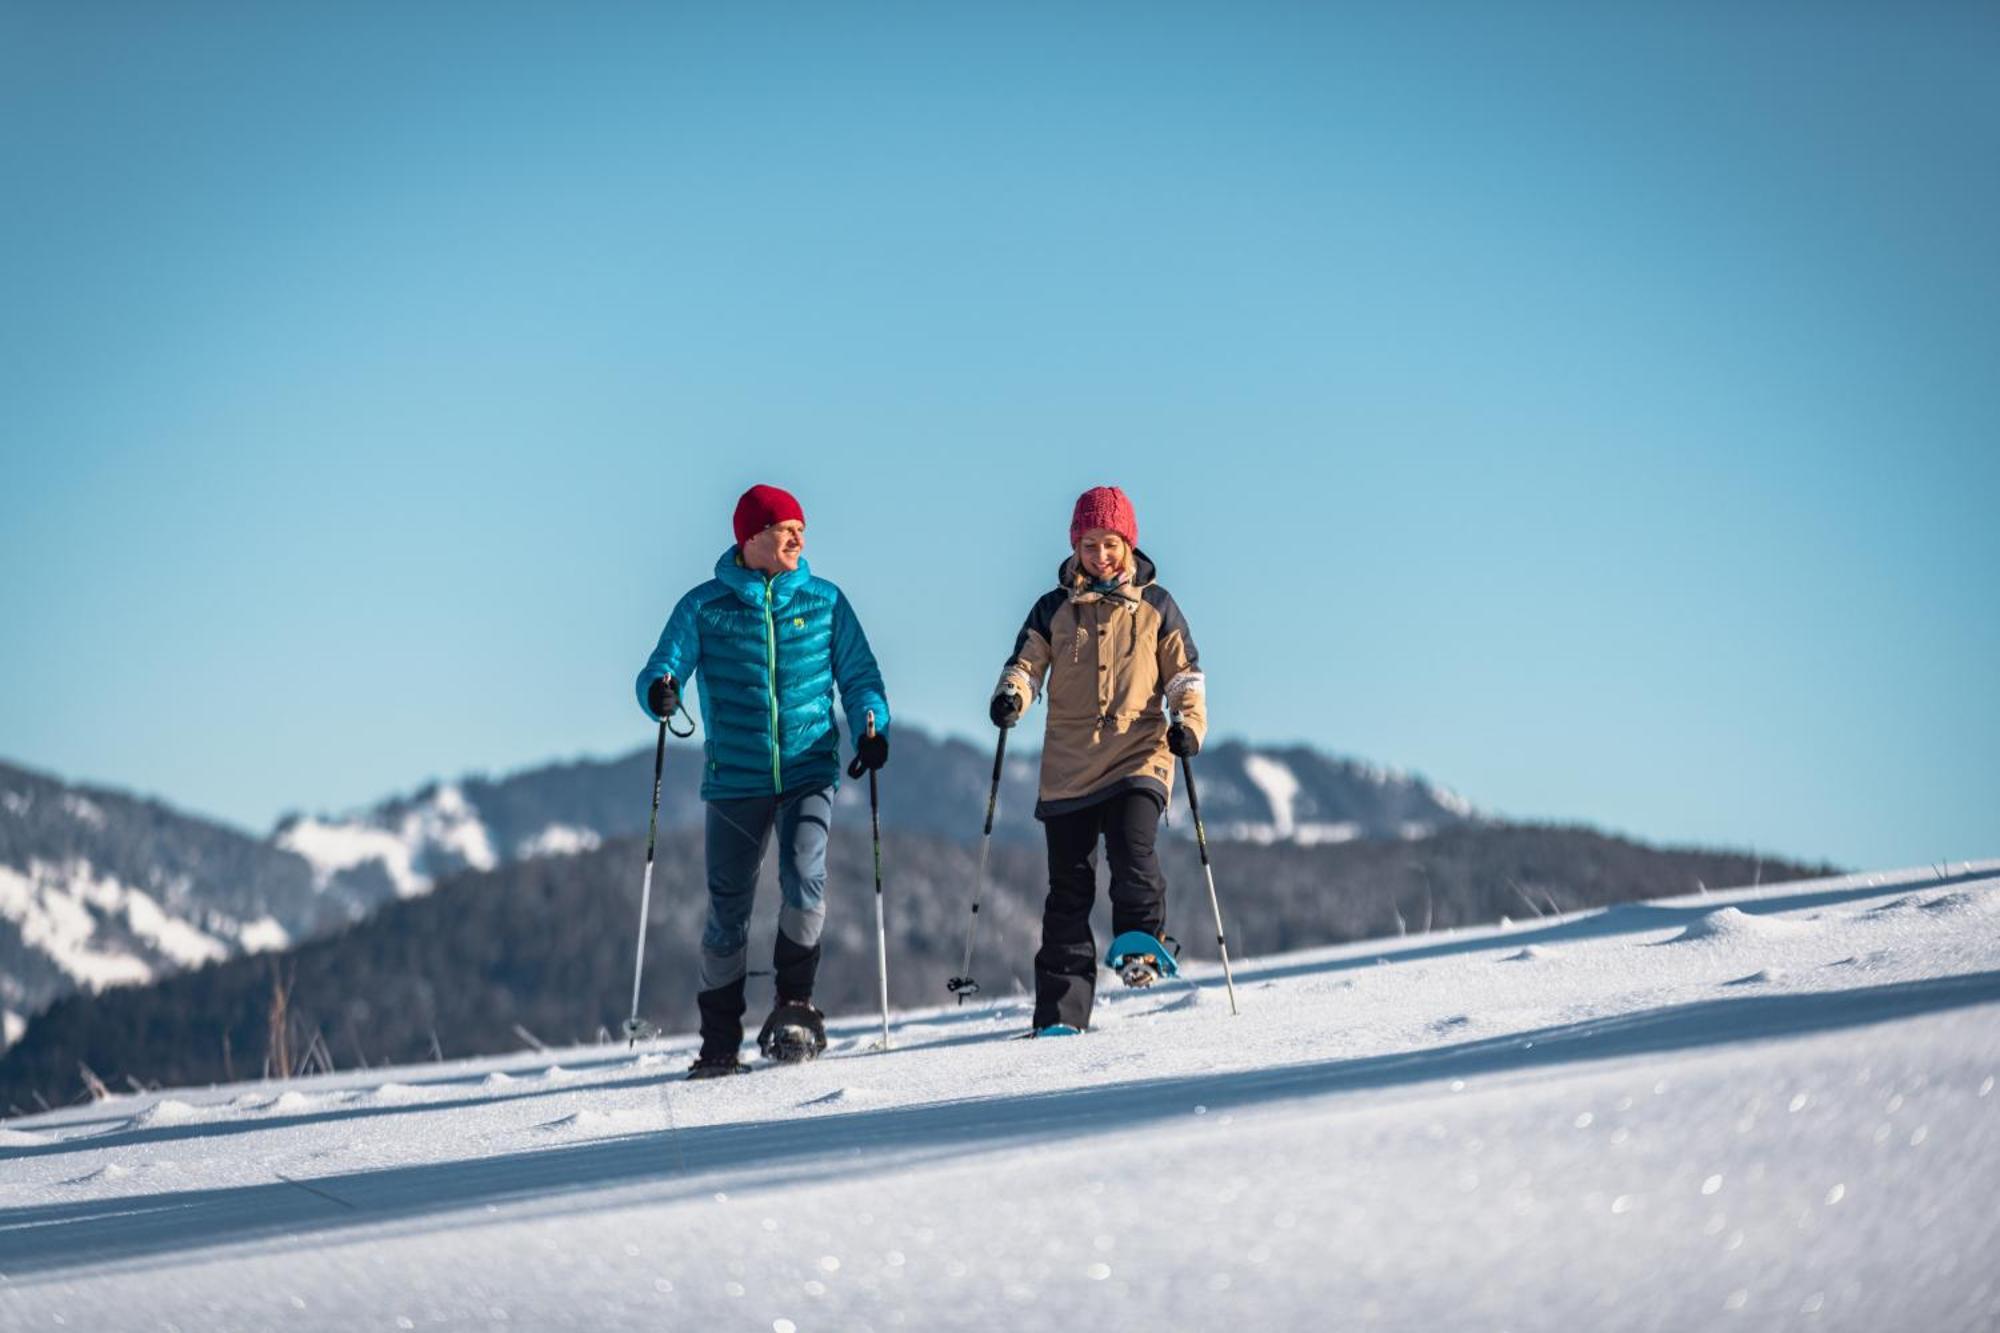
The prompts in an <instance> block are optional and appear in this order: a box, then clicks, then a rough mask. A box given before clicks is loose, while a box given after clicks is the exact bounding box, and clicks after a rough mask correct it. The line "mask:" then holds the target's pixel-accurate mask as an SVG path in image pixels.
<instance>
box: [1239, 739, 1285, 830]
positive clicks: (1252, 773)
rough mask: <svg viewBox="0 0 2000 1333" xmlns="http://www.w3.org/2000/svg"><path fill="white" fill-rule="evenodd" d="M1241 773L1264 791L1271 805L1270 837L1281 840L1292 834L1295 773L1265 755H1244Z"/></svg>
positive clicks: (1258, 788) (1259, 789) (1265, 797)
mask: <svg viewBox="0 0 2000 1333" xmlns="http://www.w3.org/2000/svg"><path fill="white" fill-rule="evenodd" d="M1243 774H1244V776H1245V777H1247V778H1249V779H1250V781H1251V782H1252V783H1254V784H1255V785H1256V787H1257V790H1258V791H1261V792H1263V793H1264V799H1265V800H1266V801H1268V802H1270V804H1271V836H1272V837H1273V838H1276V839H1279V840H1283V839H1286V838H1289V837H1291V836H1292V828H1293V825H1294V824H1295V822H1296V821H1295V820H1294V819H1293V818H1292V812H1293V807H1294V805H1295V804H1296V803H1297V801H1298V798H1299V779H1298V775H1297V774H1296V773H1294V772H1292V770H1291V769H1290V768H1289V767H1287V766H1286V765H1284V764H1283V763H1280V762H1279V761H1278V760H1276V759H1273V758H1271V757H1270V756H1268V755H1261V754H1248V755H1245V756H1244V757H1243Z"/></svg>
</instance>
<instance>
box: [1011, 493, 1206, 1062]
mask: <svg viewBox="0 0 2000 1333" xmlns="http://www.w3.org/2000/svg"><path fill="white" fill-rule="evenodd" d="M1138 543H1139V523H1138V518H1137V516H1136V515H1135V514H1134V513H1133V510H1132V502H1131V500H1129V499H1128V498H1126V495H1125V493H1124V492H1123V491H1121V490H1119V489H1118V488H1117V487H1115V486H1098V487H1094V488H1093V489H1091V490H1088V491H1085V492H1084V493H1083V495H1082V496H1080V497H1079V498H1078V499H1077V502H1076V508H1075V511H1074V513H1073V514H1072V516H1071V518H1070V545H1071V547H1072V548H1073V550H1072V552H1071V554H1070V556H1069V557H1068V558H1067V559H1065V560H1064V561H1063V564H1062V569H1061V572H1060V573H1059V574H1058V575H1057V587H1056V588H1055V589H1054V590H1052V591H1050V592H1048V593H1045V594H1043V596H1042V597H1041V598H1040V599H1038V600H1037V601H1036V602H1035V605H1034V609H1033V610H1031V611H1030V612H1029V613H1028V619H1027V623H1026V624H1024V625H1022V627H1021V633H1020V637H1019V638H1017V639H1016V640H1015V643H1014V653H1013V656H1011V657H1010V658H1008V660H1007V665H1006V667H1005V669H1004V670H1002V672H1001V674H1000V684H999V686H998V688H997V689H996V690H995V691H994V694H993V699H992V703H991V705H990V714H991V716H992V719H993V723H994V725H995V726H999V727H1011V726H1013V725H1014V724H1015V723H1016V722H1018V721H1020V719H1021V716H1022V714H1023V713H1025V712H1026V711H1027V708H1028V705H1029V704H1030V703H1031V702H1033V701H1034V700H1036V699H1038V698H1039V699H1041V700H1042V701H1043V703H1044V704H1045V705H1046V707H1047V711H1048V723H1047V730H1046V733H1045V738H1044V740H1043V743H1042V775H1041V789H1040V793H1039V799H1038V800H1037V801H1036V803H1035V818H1037V819H1039V820H1041V821H1042V827H1043V832H1044V833H1045V835H1046V836H1047V839H1048V852H1049V896H1048V899H1047V902H1046V903H1045V905H1044V906H1043V909H1042V947H1041V949H1040V951H1039V952H1037V953H1036V954H1035V1019H1034V1026H1035V1031H1036V1032H1037V1033H1041V1034H1043V1035H1056V1034H1058V1033H1067V1032H1080V1031H1082V1030H1083V1029H1085V1028H1087V1027H1088V1026H1090V1006H1091V1000H1092V997H1093V995H1094V993H1095V988H1096V979H1097V942H1096V940H1095V939H1094V938H1093V937H1092V935H1091V931H1090V909H1091V904H1092V901H1093V900H1094V899H1095V897H1096V894H1097V844H1098V842H1099V840H1100V839H1102V841H1103V843H1104V848H1105V852H1106V854H1107V856H1108V857H1109V858H1110V862H1111V928H1112V931H1113V933H1114V934H1116V935H1119V936H1124V935H1126V934H1127V932H1141V933H1143V934H1145V935H1148V936H1151V937H1153V938H1154V939H1155V940H1157V939H1158V938H1159V936H1160V934H1161V932H1162V930H1163V929H1164V928H1165V926H1166V918H1167V885H1166V880H1165V879H1164V878H1163V877H1162V875H1161V873H1160V863H1159V859H1158V857H1157V856H1156V855H1155V852H1154V842H1155V839H1156V838H1157V836H1158V833H1159V826H1160V816H1161V814H1162V813H1163V812H1164V811H1165V810H1166V806H1167V800H1168V798H1169V796H1171V794H1172V792H1173V781H1174V756H1176V755H1192V754H1194V753H1196V752H1197V751H1199V750H1200V749H1201V741H1202V737H1203V735H1204V734H1205V733H1206V731H1207V717H1206V713H1205V711H1204V709H1203V706H1202V693H1203V691H1202V675H1201V666H1200V659H1199V658H1198V657H1197V655H1196V653H1195V646H1194V637H1193V636H1192V635H1191V634H1190V633H1189V631H1188V624H1187V618H1186V617H1185V616H1183V615H1182V614H1181V610H1180V607H1178V606H1177V605H1175V604H1174V599H1173V597H1172V595H1171V594H1169V593H1168V592H1167V590H1166V589H1165V588H1163V587H1161V586H1160V585H1159V584H1158V583H1157V582H1155V577H1154V569H1153V562H1152V561H1151V560H1149V559H1147V558H1146V555H1145V553H1144V552H1142V551H1140V550H1139V545H1138ZM1170 712H1171V713H1172V714H1174V715H1175V716H1174V718H1173V719H1172V720H1171V721H1170V719H1169V717H1168V714H1169V713H1170ZM1148 957H1149V955H1146V954H1140V955H1137V956H1136V957H1135V958H1134V960H1133V961H1134V963H1135V964H1136V965H1133V966H1128V967H1126V968H1125V970H1124V976H1125V978H1126V981H1127V984H1128V985H1145V984H1148V983H1149V982H1150V981H1151V980H1152V979H1153V977H1154V976H1157V974H1158V972H1159V970H1160V968H1161V967H1162V966H1165V965H1166V962H1165V960H1163V959H1159V958H1153V959H1152V962H1151V965H1150V967H1149V966H1148V963H1147V959H1148Z"/></svg>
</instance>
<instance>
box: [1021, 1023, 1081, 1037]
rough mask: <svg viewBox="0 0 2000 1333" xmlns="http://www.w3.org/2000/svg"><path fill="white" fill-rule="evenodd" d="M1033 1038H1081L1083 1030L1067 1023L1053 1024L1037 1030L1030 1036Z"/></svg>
mask: <svg viewBox="0 0 2000 1333" xmlns="http://www.w3.org/2000/svg"><path fill="white" fill-rule="evenodd" d="M1028 1035H1029V1036H1031V1037H1080V1036H1082V1035H1083V1029H1082V1028H1073V1027H1071V1026H1070V1025H1069V1024H1067V1023H1051V1024H1049V1025H1048V1026H1047V1027H1045V1028H1036V1029H1035V1030H1034V1031H1033V1032H1030V1033H1029V1034H1028Z"/></svg>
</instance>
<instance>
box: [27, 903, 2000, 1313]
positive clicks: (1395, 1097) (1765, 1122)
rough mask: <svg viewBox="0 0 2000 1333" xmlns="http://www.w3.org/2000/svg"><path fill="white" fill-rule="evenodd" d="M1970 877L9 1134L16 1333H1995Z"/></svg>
mask: <svg viewBox="0 0 2000 1333" xmlns="http://www.w3.org/2000/svg"><path fill="white" fill-rule="evenodd" d="M1992 869H1993V868H1992V867H1984V868H1982V870H1983V871H1984V875H1982V874H1980V873H1974V872H1970V871H1968V872H1964V873H1961V874H1960V875H1958V876H1955V877H1948V878H1949V879H1950V880H1951V882H1933V883H1931V884H1926V883H1925V882H1924V881H1925V880H1926V879H1927V878H1929V879H1931V880H1933V881H1935V880H1937V879H1938V878H1939V877H1936V876H1925V875H1921V874H1912V875H1908V876H1903V877H1897V878H1893V879H1890V880H1887V881H1882V882H1878V883H1876V884H1869V883H1866V882H1865V881H1853V882H1849V881H1839V882H1829V883H1822V884H1819V885H1807V886H1786V887H1785V888H1783V889H1778V890H1764V891H1762V892H1759V893H1738V894H1716V895H1709V896H1708V897H1706V898H1701V899H1682V900H1675V901H1674V902H1671V903H1661V904H1649V905H1643V906H1636V907H1628V908H1619V909H1612V910H1610V911H1606V912H1598V913H1589V914H1578V915H1576V916H1572V917H1569V918H1564V919H1561V920H1555V921H1548V922H1542V923H1536V924H1534V925H1532V926H1520V927H1516V928H1513V929H1509V930H1482V931H1467V932H1458V933H1454V934H1450V935H1434V936H1428V937H1422V938H1411V939H1407V940H1399V941H1394V942H1380V941H1378V942H1373V943H1370V944H1364V945H1351V946H1343V947H1341V948H1336V949H1326V950H1318V951H1314V952H1311V953H1308V954H1299V955H1291V956H1287V957H1284V958H1271V959H1258V960H1247V961H1242V962H1239V964H1238V968H1237V980H1238V988H1239V991H1240V993H1241V998H1242V1003H1243V1010H1244V1012H1243V1014H1242V1016H1241V1017H1240V1018H1231V1017H1230V1015H1229V1013H1228V1008H1227V1003H1226V1000H1225V998H1224V997H1223V995H1222V993H1221V989H1220V984H1219V976H1218V975H1217V973H1216V970H1215V969H1214V968H1212V967H1203V966H1199V965H1196V966H1191V967H1190V969H1189V970H1190V973H1191V974H1192V975H1193V977H1194V979H1195V980H1196V981H1197V982H1200V983H1202V984H1200V985H1199V986H1186V985H1165V986H1162V987H1160V988H1158V989H1156V990H1154V991H1152V992H1129V993H1128V992H1123V991H1119V990H1117V989H1116V988H1115V983H1114V984H1113V986H1112V988H1111V989H1107V990H1101V991H1100V1003H1099V1014H1098V1021H1097V1023H1096V1025H1095V1027H1094V1029H1093V1031H1092V1032H1091V1033H1089V1034H1087V1035H1086V1036H1084V1037H1081V1038H1075V1039H1069V1040H1064V1041H1055V1042H1043V1041H1016V1040H1011V1038H1012V1037H1013V1036H1014V1035H1015V1034H1016V1033H1018V1032H1020V1031H1021V1030H1023V1029H1024V1028H1025V1026H1026V1021H1027V1014H1026V1010H1025V1008H1024V1007H1023V1005H1022V1002H1020V1001H1018V1000H1009V1001H1002V1002H1000V1003H998V1004H996V1005H995V1006H993V1007H991V1008H986V1007H976V1006H971V1005H968V1006H966V1007H964V1008H963V1009H951V1008H940V1009H936V1010H927V1011H920V1012H913V1013H907V1014H903V1015H899V1016H898V1021H897V1022H896V1024H895V1027H894V1033H893V1035H894V1041H895V1049H893V1050H891V1051H889V1052H887V1053H881V1052H874V1051H871V1050H870V1046H871V1044H872V1042H873V1041H874V1039H875V1037H876V1025H875V1022H874V1020H873V1018H872V1017H871V1016H867V1015H857V1016H852V1017H850V1018H848V1019H846V1020H845V1021H841V1022H837V1023H835V1024H834V1025H833V1027H832V1029H831V1033H830V1035H831V1037H832V1039H833V1041H832V1048H831V1049H830V1050H829V1052H828V1055H827V1056H826V1057H824V1058H822V1059H821V1060H820V1061H818V1062H816V1063H814V1064H811V1065H807V1066H803V1067H798V1068H788V1069H773V1070H767V1071H760V1072H758V1073H757V1074H755V1075H753V1076H751V1077H747V1078H738V1079H728V1080H720V1081H717V1082H712V1083H702V1084H689V1083H685V1082H682V1081H679V1079H678V1074H679V1071H680V1070H681V1069H682V1068H684V1066H685V1063H686V1060H687V1057H688V1054H689V1052H688V1042H687V1040H686V1039H685V1038H682V1039H677V1040H671V1041H667V1042H662V1043H659V1044H657V1045H656V1046H653V1047H650V1048H646V1049H644V1050H642V1051H641V1052H640V1053H637V1054H633V1053H629V1052H627V1051H625V1050H624V1049H623V1048H619V1047H609V1048H597V1049H580V1050H573V1051H565V1052H561V1053H556V1054H544V1055H535V1056H528V1055H520V1056H512V1057H503V1058H498V1059H493V1060H485V1061H472V1062H463V1063H458V1064H450V1065H438V1066H429V1067H413V1068H407V1069H398V1070H394V1071H383V1070H375V1071H356V1072H350V1073H346V1074H342V1075H338V1076H332V1077H328V1078H321V1079H312V1080H301V1081H299V1082H298V1083H297V1084H295V1085H288V1086H284V1087H272V1086H269V1085H252V1086H247V1087H236V1088H218V1089H204V1090H190V1089H181V1090H174V1091H172V1092H168V1093H163V1094H156V1095H153V1096H150V1097H145V1098H119V1099H114V1100H112V1101H110V1102H106V1103H101V1104H98V1105H96V1106H92V1107H79V1108H73V1109H70V1110H66V1111H63V1112H58V1113H56V1114H53V1115H48V1116H41V1117H35V1118H32V1119H29V1120H21V1121H13V1122H9V1123H8V1125H7V1126H6V1128H5V1129H4V1131H0V1133H3V1134H4V1135H5V1137H4V1138H0V1161H4V1162H5V1169H4V1170H0V1274H4V1275H5V1281H4V1282H3V1283H0V1324H4V1325H6V1326H10V1327H11V1326H16V1325H18V1326H22V1327H46V1326H50V1325H51V1324H52V1323H53V1321H54V1320H55V1319H56V1318H57V1317H58V1316H60V1317H61V1318H63V1319H65V1320H67V1321H68V1322H69V1323H70V1324H71V1325H72V1326H89V1327H103V1328H120V1327H147V1328H158V1327H161V1326H162V1324H163V1322H165V1323H174V1324H178V1325H179V1326H181V1327H185V1328H194V1327H215V1326H229V1327H296V1328H313V1327H335V1326H337V1327H363V1328H372V1327H380V1328H385V1329H386V1328H398V1327H418V1328H421V1327H508V1326H529V1327H589V1328H622V1327H632V1328H687V1329H729V1328H744V1329H772V1330H778V1329H783V1328H787V1327H789V1328H790V1329H792V1330H793V1331H794V1333H799V1331H801V1330H811V1329H826V1328H841V1329H854V1328H875V1329H885V1328H932V1327H941V1326H950V1327H957V1328H1019V1327H1024V1326H1031V1325H1036V1324H1041V1323H1045V1322H1048V1321H1050V1320H1051V1319H1055V1318H1060V1319H1061V1320H1062V1321H1063V1322H1065V1323H1068V1322H1071V1321H1075V1322H1077V1323H1079V1324H1082V1323H1086V1322H1095V1323H1102V1324H1107V1325H1117V1324H1120V1323H1122V1322H1125V1321H1128V1320H1129V1319H1130V1317H1131V1311H1132V1310H1133V1308H1134V1307H1135V1306H1138V1307H1140V1308H1145V1309H1153V1308H1159V1306H1160V1304H1161V1303H1162V1302H1164V1303H1165V1304H1166V1308H1169V1309H1171V1310H1172V1311H1173V1312H1174V1322H1175V1323H1176V1325H1177V1326H1184V1327H1215V1326H1218V1325H1222V1324H1225V1323H1232V1324H1241V1325H1244V1326H1257V1327H1272V1328H1324V1327H1381V1328H1411V1329H1415V1328H1438V1327H1491V1328H1514V1329H1540V1328H1549V1329H1564V1330H1572V1329H1576V1328H1594V1329H1595V1328H1661V1329H1679V1328H1692V1327H1701V1328H1707V1327H1744V1328H1758V1329H1766V1328H1792V1327H1797V1328H1842V1327H1859V1328H1889V1327H1896V1328H1917V1327H1922V1328H1927V1329H1956V1328H1966V1329H1972V1328H1989V1327H1992V1326H1994V1325H1995V1323H1996V1322H2000V1284H1996V1281H1995V1280H1994V1278H1992V1277H1991V1276H1990V1275H1989V1274H1988V1272H1987V1269H1988V1268H1990V1267H1991V1265H1990V1255H1992V1254H1993V1253H2000V1210H1996V1209H1995V1208H1994V1207H1993V1200H1994V1197H1995V1193H1996V1189H2000V1115H1996V1113H2000V1093H1996V1092H1995V1077H1996V1075H2000V1024H1996V1022H1995V1019H1996V1017H2000V1008H1996V1006H2000V930H1996V929H1995V926H1996V925H2000V879H1995V878H1988V877H1984V876H1990V875H1991V873H1992ZM1107 980H1108V978H1107ZM755 1017H756V1015H754V1014H753V1015H752V1019H753V1026H754V1020H755ZM555 1061H559V1062H560V1063H559V1064H558V1063H554V1062H555Z"/></svg>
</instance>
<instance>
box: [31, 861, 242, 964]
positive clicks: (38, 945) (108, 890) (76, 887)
mask: <svg viewBox="0 0 2000 1333" xmlns="http://www.w3.org/2000/svg"><path fill="white" fill-rule="evenodd" d="M135 905H136V910H137V912H138V920H136V921H133V922H131V923H130V924H131V925H132V927H133V929H134V930H135V931H136V932H138V933H140V934H142V935H143V934H144V930H143V928H142V923H143V925H144V926H148V927H151V928H152V929H154V930H155V931H156V932H157V933H158V934H159V935H161V936H164V937H166V938H169V939H171V940H172V941H173V942H174V943H175V944H176V945H177V946H181V947H190V948H191V947H194V946H193V945H192V944H191V943H190V940H189V937H188V936H184V935H181V934H179V933H178V932H175V931H171V930H167V929H166V928H165V927H163V926H162V920H163V919H164V918H161V919H156V918H155V917H154V916H152V915H151V914H149V913H148V912H147V910H146V909H147V908H149V907H150V908H152V909H153V911H154V912H157V911H158V907H157V905H156V904H154V903H153V902H152V900H151V899H150V898H147V897H146V896H145V895H144V894H143V893H140V892H139V891H138V890H136V889H130V890H128V889H127V888H126V887H125V886H124V885H122V884H120V883H119V882H118V881H117V880H116V879H115V878H111V877H108V876H107V877H103V878H100V877H99V876H98V875H97V874H96V872H95V870H94V869H93V868H92V867H91V865H90V863H89V862H87V861H80V860H79V861H71V862H67V863H65V864H63V865H54V864H51V863H49V862H46V861H40V860H34V861H30V862H29V864H28V869H27V870H26V871H25V872H23V871H20V870H16V869H14V868H13V867H11V866H4V865H0V920H6V921H10V922H12V923H13V924H14V927H15V929H16V930H18V931H19V932H20V934H21V942H22V943H23V944H25V945H27V946H28V947H29V948H32V949H37V950H39V951H41V952H42V953H43V954H45V955H47V957H48V959H49V961H50V962H51V963H53V964H54V965H55V966H56V967H58V968H60V969H62V971H63V972H64V974H65V975H67V976H69V977H71V978H73V979H74V980H75V981H76V982H77V983H78V984H80V985H82V986H85V987H88V988H89V989H91V990H102V989H104V988H105V987H107V986H126V985H140V984H143V983H145V982H148V981H151V980H152V979H153V974H154V969H153V968H152V966H150V965H149V964H148V963H146V962H145V961H144V960H143V959H140V958H135V957H133V956H132V955H131V954H130V953H127V952H125V951H123V950H112V949H107V948H104V947H102V946H101V945H100V944H99V943H98V940H97V930H98V924H99V921H100V919H101V918H104V917H111V916H116V915H119V914H121V913H123V912H124V911H125V910H126V909H127V908H130V907H134V906H135ZM175 924H178V923H175ZM186 929H187V931H188V932H189V935H192V936H199V937H200V938H203V939H205V938H207V937H206V936H200V932H198V931H195V930H194V929H193V927H187V928H186Z"/></svg>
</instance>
